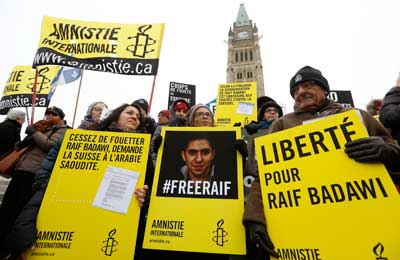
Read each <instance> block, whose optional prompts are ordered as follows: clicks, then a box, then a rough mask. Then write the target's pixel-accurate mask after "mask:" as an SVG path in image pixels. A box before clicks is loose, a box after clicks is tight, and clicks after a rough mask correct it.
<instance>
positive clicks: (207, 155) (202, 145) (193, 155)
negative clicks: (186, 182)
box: [181, 139, 215, 180]
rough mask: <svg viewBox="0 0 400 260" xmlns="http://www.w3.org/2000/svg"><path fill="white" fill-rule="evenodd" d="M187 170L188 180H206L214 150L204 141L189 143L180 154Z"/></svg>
mask: <svg viewBox="0 0 400 260" xmlns="http://www.w3.org/2000/svg"><path fill="white" fill-rule="evenodd" d="M181 156H182V159H183V160H184V161H185V163H186V166H187V168H188V174H189V179H190V180H208V178H209V177H210V176H209V175H210V171H211V167H212V162H213V160H214V157H215V150H213V149H212V147H211V145H210V142H209V141H208V140H206V139H199V140H193V141H190V142H189V144H188V145H187V147H186V149H185V150H184V151H182V153H181Z"/></svg>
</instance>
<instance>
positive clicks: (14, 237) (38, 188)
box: [4, 104, 154, 259]
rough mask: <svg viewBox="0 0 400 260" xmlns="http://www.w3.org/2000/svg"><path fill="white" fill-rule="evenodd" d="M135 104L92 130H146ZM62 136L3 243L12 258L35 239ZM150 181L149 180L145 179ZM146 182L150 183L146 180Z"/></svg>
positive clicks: (149, 172)
mask: <svg viewBox="0 0 400 260" xmlns="http://www.w3.org/2000/svg"><path fill="white" fill-rule="evenodd" d="M139 111H140V110H139V108H138V107H137V106H136V105H128V104H123V105H121V106H120V107H118V108H116V109H114V110H113V112H112V113H111V114H110V115H109V116H108V117H107V118H106V119H104V120H103V121H102V122H100V123H97V124H95V125H92V126H91V127H89V129H91V130H97V131H110V132H129V133H142V132H144V127H143V125H144V124H143V122H144V118H143V116H142V115H141V114H140V112H139ZM61 144H62V138H60V139H58V140H57V142H56V144H55V146H54V147H53V148H52V149H51V150H50V152H49V153H48V154H47V156H46V158H45V159H44V160H43V162H42V165H41V167H40V169H39V170H38V171H37V172H36V176H35V179H34V182H33V190H34V193H33V196H32V197H31V199H30V200H29V202H28V203H27V204H26V205H25V207H24V209H23V210H22V212H21V213H20V214H19V216H18V218H17V220H16V221H15V223H14V226H13V228H12V231H11V233H10V235H9V236H7V239H6V243H5V244H4V246H5V249H6V250H7V253H8V255H11V258H10V259H13V257H14V258H15V257H17V256H23V255H26V254H27V252H29V250H30V248H31V247H32V246H33V245H34V244H35V241H36V218H37V214H38V212H39V208H40V205H41V203H42V200H43V197H44V193H45V191H46V187H47V183H48V181H49V179H50V175H51V173H52V170H53V167H54V164H55V162H56V159H57V155H58V153H59V151H60V148H61ZM153 171H154V169H153V167H152V163H151V162H150V161H148V163H147V169H146V175H147V176H152V175H153ZM146 181H147V180H146ZM146 183H147V182H146Z"/></svg>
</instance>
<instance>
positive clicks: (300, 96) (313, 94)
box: [293, 81, 326, 109]
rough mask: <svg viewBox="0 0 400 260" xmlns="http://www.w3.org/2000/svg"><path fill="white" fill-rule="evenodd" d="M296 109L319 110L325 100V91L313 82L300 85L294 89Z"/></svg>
mask: <svg viewBox="0 0 400 260" xmlns="http://www.w3.org/2000/svg"><path fill="white" fill-rule="evenodd" d="M293 96H294V101H295V108H296V109H314V108H319V107H320V106H321V105H322V104H323V103H324V101H325V99H326V91H325V90H324V89H322V88H321V87H320V86H319V85H317V84H316V83H315V82H313V81H308V82H304V83H301V84H299V85H297V86H296V88H295V89H294V93H293Z"/></svg>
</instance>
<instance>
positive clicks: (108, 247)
mask: <svg viewBox="0 0 400 260" xmlns="http://www.w3.org/2000/svg"><path fill="white" fill-rule="evenodd" d="M115 233H117V230H116V229H115V228H114V229H112V230H111V231H110V232H109V233H108V238H107V240H104V241H103V244H104V246H103V247H102V248H101V251H103V252H104V254H105V255H106V256H111V255H112V253H114V252H115V251H117V249H115V247H116V246H117V245H118V242H117V240H115V238H114V235H115Z"/></svg>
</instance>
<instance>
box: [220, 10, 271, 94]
mask: <svg viewBox="0 0 400 260" xmlns="http://www.w3.org/2000/svg"><path fill="white" fill-rule="evenodd" d="M228 36H229V40H228V68H227V69H226V78H227V79H226V81H227V82H228V83H231V82H249V81H255V82H257V96H258V97H260V96H264V95H265V91H264V76H263V68H262V62H261V53H260V45H259V43H258V42H259V39H260V38H259V37H258V29H257V26H256V24H254V25H253V21H252V20H250V19H249V17H248V15H247V12H246V9H245V8H244V4H240V8H239V13H238V15H237V18H236V21H235V22H234V23H233V28H232V27H231V28H229V34H228Z"/></svg>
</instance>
